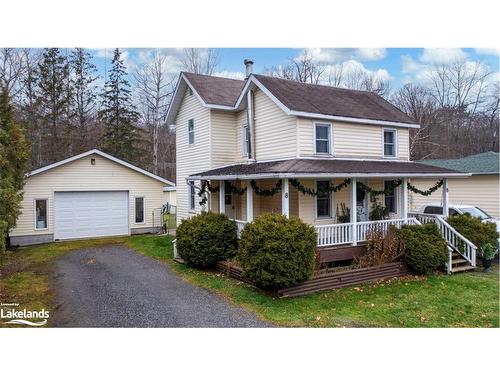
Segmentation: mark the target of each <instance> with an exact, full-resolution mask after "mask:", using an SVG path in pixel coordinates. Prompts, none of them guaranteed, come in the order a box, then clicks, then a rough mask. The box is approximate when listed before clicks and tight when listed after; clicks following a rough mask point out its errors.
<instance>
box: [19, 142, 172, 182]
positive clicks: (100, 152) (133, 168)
mask: <svg viewBox="0 0 500 375" xmlns="http://www.w3.org/2000/svg"><path fill="white" fill-rule="evenodd" d="M89 155H99V156H102V157H103V158H106V159H108V160H111V161H114V162H115V163H118V164H120V165H123V166H124V167H127V168H130V169H132V170H134V171H136V172H139V173H142V174H143V175H145V176H148V177H151V178H153V179H155V180H157V181H160V182H163V183H164V184H166V185H170V186H175V184H174V183H173V182H172V181H169V180H166V179H164V178H163V177H160V176H157V175H155V174H153V173H151V172H148V171H146V170H144V169H142V168H139V167H136V166H135V165H132V164H130V163H127V162H126V161H123V160H121V159H118V158H115V157H114V156H111V155H109V154H106V153H105V152H102V151H100V150H97V149H93V150H90V151H87V152H83V153H81V154H78V155H75V156H72V157H70V158H67V159H64V160H61V161H58V162H56V163H53V164H49V165H47V166H45V167H42V168H38V169H35V170H33V171H31V172H28V173H27V174H26V177H32V176H35V175H37V174H39V173H42V172H45V171H48V170H51V169H54V168H57V167H60V166H61V165H64V164H68V163H71V162H73V161H75V160H78V159H81V158H84V157H86V156H89Z"/></svg>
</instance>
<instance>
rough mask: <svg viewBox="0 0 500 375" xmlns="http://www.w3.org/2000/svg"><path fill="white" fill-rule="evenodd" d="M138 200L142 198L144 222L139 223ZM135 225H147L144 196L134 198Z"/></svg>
mask: <svg viewBox="0 0 500 375" xmlns="http://www.w3.org/2000/svg"><path fill="white" fill-rule="evenodd" d="M137 198H142V221H137ZM134 224H146V197H145V196H144V195H136V196H134Z"/></svg>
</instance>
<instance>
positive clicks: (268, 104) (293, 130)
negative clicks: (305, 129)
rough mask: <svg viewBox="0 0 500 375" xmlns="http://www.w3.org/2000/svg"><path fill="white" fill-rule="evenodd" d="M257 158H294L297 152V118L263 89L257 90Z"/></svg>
mask: <svg viewBox="0 0 500 375" xmlns="http://www.w3.org/2000/svg"><path fill="white" fill-rule="evenodd" d="M255 146H256V147H255V158H256V159H257V160H270V159H283V158H292V157H295V156H296V154H297V120H296V118H295V117H294V116H289V115H287V114H286V113H285V112H283V110H282V109H281V108H279V107H278V106H277V105H276V104H274V102H273V101H272V100H271V99H269V97H268V96H267V95H266V94H264V93H263V92H262V91H260V90H257V91H256V92H255Z"/></svg>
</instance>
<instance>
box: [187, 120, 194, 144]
mask: <svg viewBox="0 0 500 375" xmlns="http://www.w3.org/2000/svg"><path fill="white" fill-rule="evenodd" d="M188 137H189V144H190V145H192V144H193V143H194V119H190V120H189V121H188Z"/></svg>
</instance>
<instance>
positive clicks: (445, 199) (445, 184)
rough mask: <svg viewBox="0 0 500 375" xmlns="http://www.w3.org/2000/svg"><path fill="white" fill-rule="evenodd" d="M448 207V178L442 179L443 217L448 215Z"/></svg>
mask: <svg viewBox="0 0 500 375" xmlns="http://www.w3.org/2000/svg"><path fill="white" fill-rule="evenodd" d="M449 213H450V212H449V207H448V179H447V178H445V179H443V215H444V217H448V216H449Z"/></svg>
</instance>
